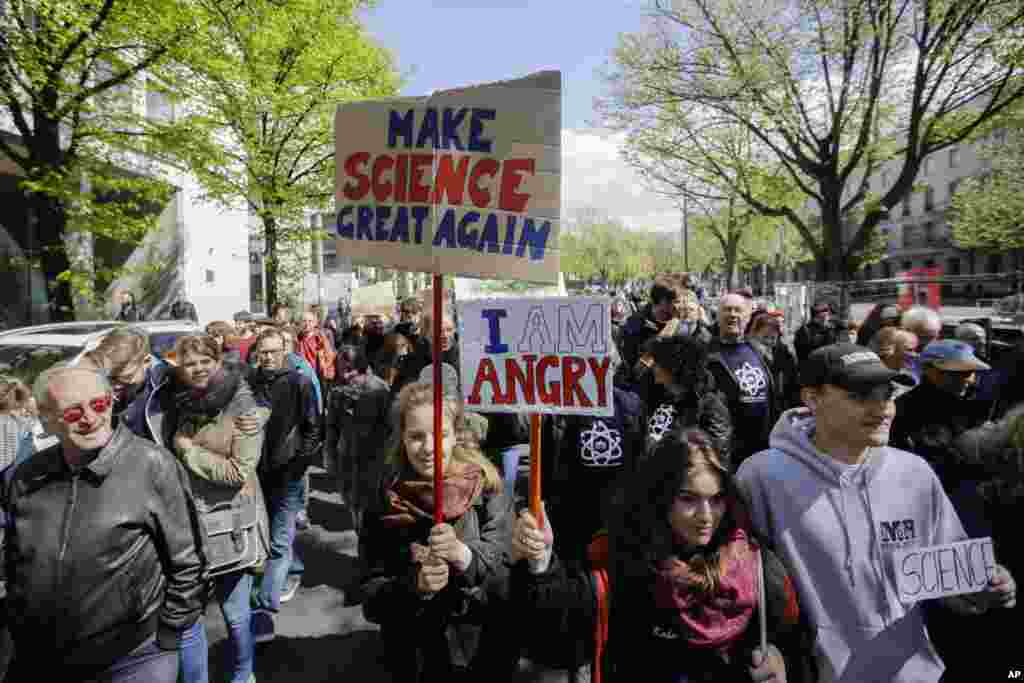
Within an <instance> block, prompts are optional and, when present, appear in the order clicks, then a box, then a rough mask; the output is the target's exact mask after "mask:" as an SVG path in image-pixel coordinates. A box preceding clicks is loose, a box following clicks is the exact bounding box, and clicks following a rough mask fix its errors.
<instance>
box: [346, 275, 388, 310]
mask: <svg viewBox="0 0 1024 683" xmlns="http://www.w3.org/2000/svg"><path fill="white" fill-rule="evenodd" d="M351 301H352V304H351V306H352V315H386V316H388V317H390V316H393V315H394V314H395V290H394V287H393V283H391V282H378V283H377V284H375V285H367V286H365V287H358V288H356V289H354V290H352V296H351Z"/></svg>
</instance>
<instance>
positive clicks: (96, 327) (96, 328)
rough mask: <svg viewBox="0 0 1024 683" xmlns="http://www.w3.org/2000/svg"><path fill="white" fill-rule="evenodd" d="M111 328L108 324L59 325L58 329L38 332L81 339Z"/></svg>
mask: <svg viewBox="0 0 1024 683" xmlns="http://www.w3.org/2000/svg"><path fill="white" fill-rule="evenodd" d="M113 327H114V325H111V324H110V323H80V324H76V325H60V326H59V327H52V328H51V327H46V328H40V331H42V330H45V332H43V333H44V334H48V335H58V336H63V335H67V336H71V337H81V336H84V335H87V334H93V333H94V332H104V331H106V330H109V329H111V328H113Z"/></svg>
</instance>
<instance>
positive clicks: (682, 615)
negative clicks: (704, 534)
mask: <svg viewBox="0 0 1024 683" xmlns="http://www.w3.org/2000/svg"><path fill="white" fill-rule="evenodd" d="M757 552H759V551H758V550H757V548H756V547H754V546H752V545H751V543H750V540H749V539H748V538H747V534H746V532H744V531H743V530H742V529H736V530H735V531H733V532H732V534H731V535H730V536H729V538H728V539H726V540H725V542H724V543H723V545H722V547H721V550H720V552H719V563H720V567H721V572H722V579H721V583H720V585H719V587H718V590H717V591H715V592H714V593H707V592H706V591H704V590H701V588H702V586H703V584H704V582H705V579H704V578H703V577H702V576H701V575H700V574H699V573H698V572H696V571H694V570H693V568H692V567H691V564H688V563H687V562H684V561H683V560H681V559H679V558H678V557H675V556H673V557H670V558H667V559H665V560H662V561H661V562H660V563H659V564H658V567H657V572H656V580H655V604H656V605H657V606H658V607H659V608H662V609H670V610H675V611H677V612H678V613H679V619H680V621H681V622H682V624H683V625H684V626H685V627H686V634H685V635H684V636H683V637H684V638H685V639H686V641H687V642H688V643H689V644H690V645H692V646H694V647H698V648H711V649H715V650H718V651H720V652H723V653H728V651H729V650H730V649H731V648H732V645H733V644H734V643H735V642H736V641H737V639H738V638H739V637H740V636H742V635H743V633H744V631H746V629H747V626H748V625H749V623H750V620H751V618H752V617H753V614H754V609H755V608H756V607H757V554H756V553H757Z"/></svg>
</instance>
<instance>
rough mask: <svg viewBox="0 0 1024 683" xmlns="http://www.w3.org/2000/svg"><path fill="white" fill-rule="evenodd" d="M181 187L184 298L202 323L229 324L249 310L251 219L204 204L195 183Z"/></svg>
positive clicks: (179, 205) (184, 184)
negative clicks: (220, 322)
mask: <svg viewBox="0 0 1024 683" xmlns="http://www.w3.org/2000/svg"><path fill="white" fill-rule="evenodd" d="M182 181H183V186H184V187H183V190H182V191H181V192H179V193H178V199H177V201H178V202H179V204H178V211H179V219H180V224H181V230H182V234H183V237H184V242H185V249H184V259H183V261H184V263H183V267H182V280H183V289H184V292H183V294H184V296H185V298H186V299H188V300H189V301H191V302H192V303H193V304H195V307H196V312H197V313H198V314H199V322H200V323H202V324H206V323H208V322H212V321H214V320H227V321H230V320H231V319H232V317H233V316H234V314H235V313H237V312H238V311H242V310H246V311H247V310H249V228H248V217H247V215H246V212H245V211H238V210H235V211H229V210H226V209H224V208H222V207H220V206H219V205H215V204H210V203H207V202H204V201H203V200H202V199H201V198H200V196H199V195H200V191H199V188H198V187H197V186H196V184H195V183H194V182H193V181H192V180H191V179H188V178H184V179H182ZM207 271H210V272H212V275H213V281H212V282H208V278H207Z"/></svg>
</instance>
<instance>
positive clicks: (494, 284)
mask: <svg viewBox="0 0 1024 683" xmlns="http://www.w3.org/2000/svg"><path fill="white" fill-rule="evenodd" d="M568 295H569V292H568V291H567V290H566V288H565V276H564V275H563V274H562V273H559V274H558V281H557V282H556V283H554V284H548V285H537V284H533V283H529V282H522V281H518V280H484V279H480V278H471V277H457V278H455V299H456V300H457V301H470V300H472V299H503V298H523V297H539V296H568Z"/></svg>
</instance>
